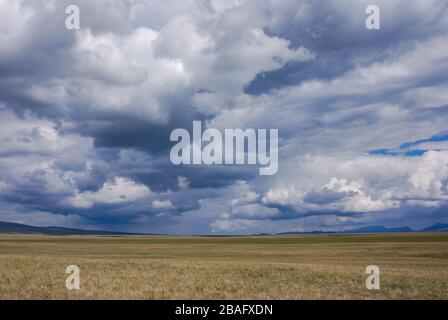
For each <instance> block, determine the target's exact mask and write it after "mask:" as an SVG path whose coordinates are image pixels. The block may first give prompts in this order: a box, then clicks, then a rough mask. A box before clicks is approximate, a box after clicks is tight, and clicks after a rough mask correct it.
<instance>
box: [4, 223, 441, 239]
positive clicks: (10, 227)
mask: <svg viewBox="0 0 448 320" xmlns="http://www.w3.org/2000/svg"><path fill="white" fill-rule="evenodd" d="M444 231H446V232H448V224H445V223H436V224H434V225H432V226H430V227H427V228H425V229H422V230H413V229H411V228H409V227H400V228H387V227H384V226H370V227H363V228H358V229H351V230H344V231H311V232H284V233H278V235H288V234H353V233H400V232H401V233H405V232H444ZM0 234H36V235H52V236H68V235H85V236H88V235H90V236H130V235H151V234H146V233H127V232H115V231H105V230H86V229H74V228H63V227H32V226H28V225H25V224H19V223H11V222H1V221H0ZM259 235H264V236H268V235H270V234H264V233H263V234H259Z"/></svg>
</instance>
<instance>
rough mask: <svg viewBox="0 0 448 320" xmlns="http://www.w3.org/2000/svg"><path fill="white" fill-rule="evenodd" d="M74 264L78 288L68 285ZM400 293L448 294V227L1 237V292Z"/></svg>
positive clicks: (67, 295) (163, 295)
mask: <svg viewBox="0 0 448 320" xmlns="http://www.w3.org/2000/svg"><path fill="white" fill-rule="evenodd" d="M72 264H75V265H77V266H78V267H79V268H80V270H81V289H80V290H79V291H69V290H67V289H66V288H65V279H66V277H67V274H65V268H66V266H68V265H72ZM371 264H375V265H378V266H379V267H380V269H381V290H379V291H369V290H367V289H366V288H365V284H364V283H365V279H366V277H367V274H365V273H364V270H365V267H366V266H367V265H371ZM400 298H401V299H411V298H418V299H446V298H448V234H418V235H417V234H408V235H404V234H397V235H353V236H347V235H338V236H285V237H237V238H235V237H230V238H206V237H195V238H180V237H147V238H135V237H110V238H105V237H43V236H1V237H0V299H400Z"/></svg>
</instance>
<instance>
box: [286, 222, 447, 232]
mask: <svg viewBox="0 0 448 320" xmlns="http://www.w3.org/2000/svg"><path fill="white" fill-rule="evenodd" d="M443 231H448V224H445V223H436V224H433V225H432V226H430V227H427V228H425V229H421V230H413V229H411V228H409V227H398V228H387V227H384V226H369V227H362V228H358V229H350V230H343V231H311V232H284V233H279V234H284V235H286V234H347V233H400V232H401V233H405V232H443Z"/></svg>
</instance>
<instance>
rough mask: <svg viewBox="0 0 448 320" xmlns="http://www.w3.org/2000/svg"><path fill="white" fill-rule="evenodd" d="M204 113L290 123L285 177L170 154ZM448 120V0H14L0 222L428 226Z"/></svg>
mask: <svg viewBox="0 0 448 320" xmlns="http://www.w3.org/2000/svg"><path fill="white" fill-rule="evenodd" d="M70 4H76V5H78V6H79V8H80V10H81V29H80V30H79V31H73V30H67V29H66V28H65V19H66V14H65V9H66V7H67V6H68V5H70ZM370 4H376V5H378V6H379V8H380V9H381V30H367V29H366V28H365V19H366V14H365V9H366V7H367V6H368V5H370ZM193 120H201V121H203V123H204V126H205V125H207V126H208V127H213V128H219V129H224V128H278V129H279V135H280V139H279V171H278V173H277V175H275V176H259V175H258V168H256V167H253V166H249V167H247V166H231V167H228V166H174V165H172V164H171V162H170V159H169V152H170V148H171V147H172V145H173V143H172V142H170V141H169V135H170V132H171V131H172V130H173V129H175V128H187V129H191V126H192V121H193ZM447 124H448V2H447V1H446V0H425V1H409V0H393V1H391V0H372V1H370V0H368V1H367V0H366V1H363V0H338V1H336V0H334V1H324V0H313V1H311V0H297V1H295V0H196V1H193V0H95V1H91V0H78V1H77V0H69V1H66V0H0V221H11V222H19V223H26V224H31V225H41V226H48V225H59V226H71V227H84V228H102V229H110V230H120V231H124V230H126V231H138V232H154V233H173V234H199V233H200V234H208V233H215V234H225V233H230V234H236V233H259V232H285V231H309V230H316V229H319V230H338V229H339V230H340V229H348V228H356V227H362V226H368V225H376V224H381V225H385V226H404V225H408V226H411V227H414V228H420V227H426V226H428V225H430V224H433V223H435V222H448V126H447Z"/></svg>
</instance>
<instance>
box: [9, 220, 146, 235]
mask: <svg viewBox="0 0 448 320" xmlns="http://www.w3.org/2000/svg"><path fill="white" fill-rule="evenodd" d="M0 234H41V235H52V236H66V235H91V236H126V235H138V234H136V233H125V232H114V231H104V230H86V229H74V228H63V227H32V226H27V225H25V224H19V223H11V222H1V221H0Z"/></svg>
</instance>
